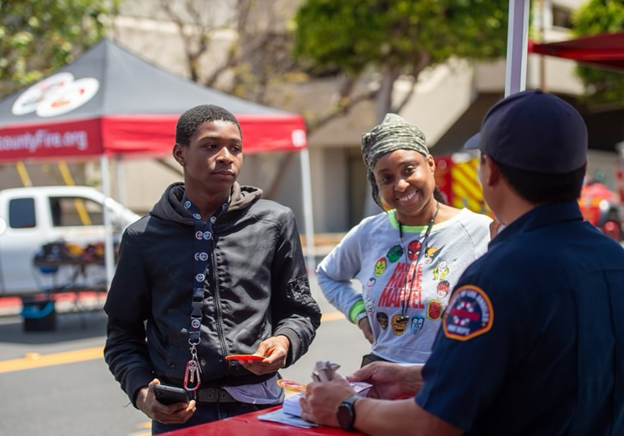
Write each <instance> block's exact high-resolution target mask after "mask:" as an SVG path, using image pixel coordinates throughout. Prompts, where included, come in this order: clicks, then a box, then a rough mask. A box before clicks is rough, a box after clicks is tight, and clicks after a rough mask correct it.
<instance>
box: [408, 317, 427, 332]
mask: <svg viewBox="0 0 624 436" xmlns="http://www.w3.org/2000/svg"><path fill="white" fill-rule="evenodd" d="M424 326H425V317H424V316H422V315H416V316H415V317H414V318H412V324H411V325H410V327H411V329H412V333H414V335H418V334H419V333H421V332H422V330H423V327H424Z"/></svg>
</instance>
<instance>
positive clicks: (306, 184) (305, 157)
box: [300, 148, 316, 274]
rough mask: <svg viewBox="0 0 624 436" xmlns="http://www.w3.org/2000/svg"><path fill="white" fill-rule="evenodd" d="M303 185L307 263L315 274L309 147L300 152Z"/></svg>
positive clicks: (310, 270) (308, 267) (310, 271)
mask: <svg viewBox="0 0 624 436" xmlns="http://www.w3.org/2000/svg"><path fill="white" fill-rule="evenodd" d="M300 163H301V185H302V187H303V215H304V217H305V235H306V254H307V256H306V257H307V259H306V264H307V269H308V274H314V271H315V270H316V260H315V257H316V256H315V254H314V217H313V213H312V180H311V175H310V153H309V151H308V149H307V148H304V149H302V150H301V152H300Z"/></svg>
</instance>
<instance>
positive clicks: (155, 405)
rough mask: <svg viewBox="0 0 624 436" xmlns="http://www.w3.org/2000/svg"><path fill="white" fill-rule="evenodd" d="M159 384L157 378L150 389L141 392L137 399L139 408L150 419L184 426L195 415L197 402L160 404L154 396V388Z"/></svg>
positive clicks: (143, 389) (150, 385) (151, 383)
mask: <svg viewBox="0 0 624 436" xmlns="http://www.w3.org/2000/svg"><path fill="white" fill-rule="evenodd" d="M159 384H160V381H159V380H158V379H157V378H155V379H154V380H152V381H151V382H150V384H149V386H148V387H146V388H141V390H139V392H138V393H137V399H136V404H137V407H138V408H139V409H140V410H141V412H143V413H145V414H146V415H147V417H148V418H151V419H153V420H155V421H158V422H161V423H163V424H184V423H185V422H186V421H188V420H189V419H190V418H191V416H193V413H195V400H191V401H190V402H189V403H188V404H185V403H177V404H171V405H169V406H166V405H164V404H162V403H160V402H159V401H158V400H157V399H156V396H155V395H154V388H153V387H152V386H153V385H159Z"/></svg>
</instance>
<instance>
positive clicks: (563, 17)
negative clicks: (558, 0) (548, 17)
mask: <svg viewBox="0 0 624 436" xmlns="http://www.w3.org/2000/svg"><path fill="white" fill-rule="evenodd" d="M552 16H553V27H564V28H566V29H571V28H572V11H571V10H570V9H566V8H562V7H561V6H554V5H553V7H552Z"/></svg>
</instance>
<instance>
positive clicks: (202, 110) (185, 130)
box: [176, 104, 243, 146]
mask: <svg viewBox="0 0 624 436" xmlns="http://www.w3.org/2000/svg"><path fill="white" fill-rule="evenodd" d="M213 121H226V122H229V123H232V124H235V125H236V127H238V131H239V133H240V134H241V137H242V136H243V132H242V130H241V127H240V124H239V123H238V120H237V119H236V117H235V116H234V115H233V114H232V113H231V112H230V111H228V110H227V109H223V108H222V107H221V106H216V105H213V104H204V105H200V106H195V107H194V108H192V109H189V110H187V111H186V112H184V113H183V114H182V115H180V118H178V123H177V125H176V143H178V144H180V145H184V146H188V145H190V141H191V136H193V134H194V133H195V132H196V131H197V129H198V128H199V126H201V125H202V124H204V123H206V122H213Z"/></svg>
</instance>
